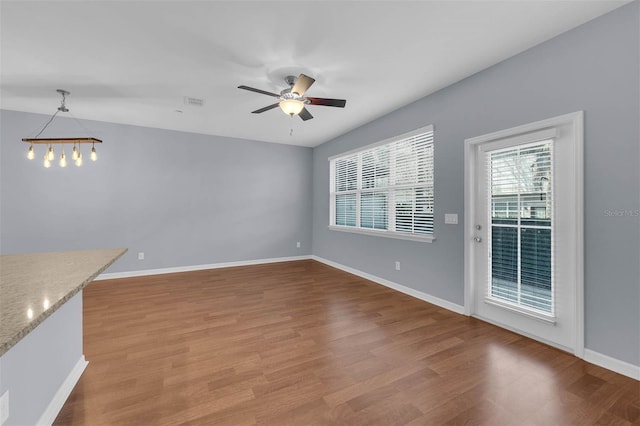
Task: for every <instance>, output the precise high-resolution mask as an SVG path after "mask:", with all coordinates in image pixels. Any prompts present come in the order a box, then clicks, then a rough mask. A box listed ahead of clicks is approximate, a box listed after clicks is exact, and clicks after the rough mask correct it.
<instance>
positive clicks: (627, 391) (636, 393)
mask: <svg viewBox="0 0 640 426" xmlns="http://www.w3.org/2000/svg"><path fill="white" fill-rule="evenodd" d="M84 353H85V356H86V358H87V360H88V361H89V366H88V367H87V369H86V370H85V372H84V374H83V375H82V378H81V379H80V381H79V382H78V384H77V385H76V387H75V389H74V390H73V392H72V394H71V396H70V397H69V399H68V400H67V402H66V403H65V405H64V407H63V409H62V411H61V412H60V414H59V416H58V418H57V419H56V422H55V424H56V425H182V424H190V425H245V424H246V425H253V424H259V425H297V426H299V425H441V424H485V425H572V424H574V425H586V424H612V425H613V424H615V425H628V424H636V425H638V424H640V382H638V381H635V380H632V379H630V378H627V377H624V376H621V375H618V374H616V373H613V372H611V371H608V370H605V369H603V368H600V367H596V366H594V365H591V364H588V363H586V362H584V361H582V360H579V359H578V358H575V357H573V356H572V355H569V354H567V353H564V352H562V351H559V350H557V349H554V348H551V347H549V346H546V345H544V344H541V343H538V342H535V341H533V340H531V339H528V338H525V337H522V336H519V335H517V334H513V333H511V332H509V331H506V330H503V329H500V328H497V327H495V326H492V325H489V324H486V323H483V322H481V321H478V320H476V319H473V318H468V317H465V316H462V315H457V314H455V313H452V312H449V311H447V310H444V309H441V308H438V307H436V306H433V305H430V304H428V303H425V302H423V301H421V300H418V299H414V298H412V297H409V296H406V295H404V294H402V293H398V292H395V291H393V290H390V289H387V288H386V287H383V286H380V285H377V284H375V283H371V282H369V281H367V280H364V279H361V278H359V277H356V276H353V275H350V274H347V273H345V272H342V271H339V270H337V269H334V268H331V267H328V266H326V265H324V264H321V263H318V262H315V261H312V260H309V261H306V260H305V261H297V262H286V263H278V264H269V265H259V266H250V267H238V268H227V269H217V270H208V271H197V272H188V273H178V274H167V275H157V276H151V277H140V278H131V279H119V280H110V281H98V282H94V283H92V284H90V285H89V286H88V287H86V288H85V290H84Z"/></svg>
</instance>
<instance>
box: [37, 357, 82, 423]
mask: <svg viewBox="0 0 640 426" xmlns="http://www.w3.org/2000/svg"><path fill="white" fill-rule="evenodd" d="M87 364H89V363H88V362H87V361H86V360H85V359H84V355H82V356H81V357H80V359H79V360H78V362H77V363H76V365H75V366H74V367H73V369H72V370H71V372H70V373H69V375H68V376H67V378H66V379H65V380H64V382H63V383H62V385H61V386H60V388H58V391H57V392H56V394H55V395H54V396H53V399H52V400H51V402H50V403H49V405H48V406H47V409H46V410H44V413H42V415H41V416H40V419H39V420H38V423H36V425H38V426H41V425H46V426H50V425H51V424H53V422H54V420H55V419H56V417H58V414H59V413H60V410H61V409H62V406H63V405H64V403H65V402H66V401H67V398H69V395H71V391H72V390H73V388H74V387H75V385H76V383H78V380H80V376H82V372H83V371H84V369H85V368H87Z"/></svg>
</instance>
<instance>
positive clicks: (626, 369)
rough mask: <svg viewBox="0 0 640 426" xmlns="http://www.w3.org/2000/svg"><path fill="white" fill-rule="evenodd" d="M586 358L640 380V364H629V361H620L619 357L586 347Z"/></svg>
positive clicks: (600, 365) (588, 360) (592, 362)
mask: <svg viewBox="0 0 640 426" xmlns="http://www.w3.org/2000/svg"><path fill="white" fill-rule="evenodd" d="M584 360H585V361H587V362H590V363H591V364H595V365H597V366H599V367H602V368H606V369H607V370H611V371H615V372H616V373H618V374H622V375H623V376H627V377H631V378H632V379H636V380H640V366H638V365H633V364H629V363H628V362H625V361H620V360H619V359H616V358H611V357H610V356H608V355H604V354H601V353H600V352H596V351H593V350H591V349H586V348H585V350H584Z"/></svg>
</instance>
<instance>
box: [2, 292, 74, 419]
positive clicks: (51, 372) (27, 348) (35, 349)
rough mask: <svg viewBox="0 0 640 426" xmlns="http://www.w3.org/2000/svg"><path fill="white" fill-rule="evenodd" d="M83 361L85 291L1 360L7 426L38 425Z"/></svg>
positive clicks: (52, 315) (69, 301) (56, 312)
mask: <svg viewBox="0 0 640 426" xmlns="http://www.w3.org/2000/svg"><path fill="white" fill-rule="evenodd" d="M81 360H82V292H80V293H78V294H76V295H75V296H73V297H72V298H71V299H69V300H68V301H67V303H65V304H64V305H62V306H61V307H60V309H58V310H57V311H55V312H54V313H53V314H51V316H50V317H49V318H47V319H46V320H45V321H44V322H43V323H41V324H39V325H38V326H37V327H36V328H35V329H34V330H33V331H31V332H30V333H29V334H28V335H26V336H25V337H24V338H23V339H22V340H20V341H19V342H18V343H17V344H16V345H15V346H13V347H12V348H11V349H9V351H8V352H6V353H5V354H4V355H2V356H1V357H0V377H2V381H0V395H2V394H4V392H6V391H7V390H8V391H9V418H8V419H7V422H6V426H19V425H35V424H36V423H37V422H38V419H40V418H41V417H42V416H43V414H45V410H46V409H47V407H48V406H49V404H50V403H51V402H52V400H53V399H54V396H55V395H56V392H58V390H59V389H60V387H61V385H62V384H63V383H64V381H65V380H66V379H67V377H68V376H69V374H70V373H71V372H72V370H73V369H74V367H75V366H76V364H77V363H78V362H79V361H81ZM64 390H65V391H69V389H64ZM47 414H48V415H49V416H50V415H51V414H52V413H50V412H49V413H47ZM43 420H46V419H43ZM51 420H53V419H51Z"/></svg>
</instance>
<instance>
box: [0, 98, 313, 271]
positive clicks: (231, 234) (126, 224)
mask: <svg viewBox="0 0 640 426" xmlns="http://www.w3.org/2000/svg"><path fill="white" fill-rule="evenodd" d="M54 107H55V106H54ZM54 107H52V109H55V108H54ZM47 119H48V116H46V115H39V114H28V113H22V112H16V111H7V110H3V111H0V126H1V130H0V166H1V167H0V178H1V186H0V190H1V194H2V196H1V199H0V203H1V204H0V252H1V253H3V254H9V253H25V252H41V251H59V250H78V249H92V248H109V247H128V248H129V252H128V253H127V254H125V255H124V256H123V257H122V258H121V259H120V260H118V261H117V262H116V263H115V264H114V265H113V266H112V267H111V268H110V269H109V270H108V271H107V272H120V271H138V270H144V269H156V268H168V267H180V266H193V265H200V264H211V263H219V262H230V261H243V260H255V259H265V258H275V257H286V256H298V255H308V254H310V253H311V197H310V195H309V191H310V190H311V160H312V150H311V149H310V148H302V147H294V146H288V145H280V144H271V143H261V142H255V141H247V140H240V139H230V138H224V137H216V136H206V135H200V134H192V133H183V132H175V131H168V130H160V129H152V128H145V127H137V126H128V125H118V124H110V123H103V122H95V121H82V127H81V126H80V124H79V123H78V122H76V121H75V120H73V119H70V118H56V119H55V120H54V122H53V124H52V125H51V127H50V128H48V129H47V130H46V131H45V133H44V134H43V136H48V137H56V136H58V137H59V136H78V135H79V134H82V135H84V133H85V132H84V130H83V127H84V128H86V129H88V131H89V133H90V136H95V137H97V138H99V139H102V140H104V143H103V144H100V145H97V146H96V149H97V151H98V161H96V162H95V163H92V162H91V161H89V160H88V158H87V157H88V151H86V147H85V152H84V155H85V161H84V163H85V164H84V165H83V166H82V167H80V168H77V167H75V166H74V165H73V164H71V162H70V165H69V166H67V167H66V168H65V169H61V168H60V167H58V164H57V163H58V161H57V159H56V161H55V162H54V164H53V166H52V167H51V168H50V169H45V168H44V167H43V166H42V158H43V155H44V150H43V148H44V147H42V146H40V147H36V151H37V154H36V158H35V159H34V160H32V161H29V160H27V158H26V152H27V149H28V145H27V144H25V143H24V142H21V138H23V137H27V136H33V133H34V131H35V130H37V129H38V128H40V127H41V126H42V125H43V124H44V123H45V122H46V120H47ZM55 149H56V150H57V155H59V153H60V151H59V147H55ZM66 155H67V158H69V159H70V157H71V151H70V149H69V148H68V147H67V149H66ZM297 241H300V242H301V248H300V249H298V248H296V242H297ZM139 251H143V252H144V253H145V260H144V261H138V260H137V252H139Z"/></svg>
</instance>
